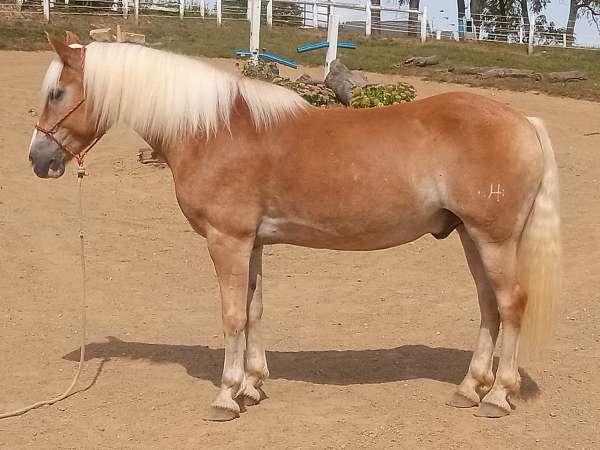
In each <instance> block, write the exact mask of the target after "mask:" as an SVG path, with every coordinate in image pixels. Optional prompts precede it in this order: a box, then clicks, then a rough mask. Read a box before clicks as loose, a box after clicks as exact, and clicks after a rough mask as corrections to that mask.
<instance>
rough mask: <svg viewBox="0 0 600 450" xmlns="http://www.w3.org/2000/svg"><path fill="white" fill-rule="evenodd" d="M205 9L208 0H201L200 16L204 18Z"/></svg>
mask: <svg viewBox="0 0 600 450" xmlns="http://www.w3.org/2000/svg"><path fill="white" fill-rule="evenodd" d="M205 11H206V1H205V0H200V17H202V18H203V19H204V14H205Z"/></svg>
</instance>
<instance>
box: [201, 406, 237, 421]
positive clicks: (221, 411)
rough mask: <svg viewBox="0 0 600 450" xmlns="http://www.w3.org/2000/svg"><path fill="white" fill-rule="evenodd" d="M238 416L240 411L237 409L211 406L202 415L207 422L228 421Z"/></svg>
mask: <svg viewBox="0 0 600 450" xmlns="http://www.w3.org/2000/svg"><path fill="white" fill-rule="evenodd" d="M238 417H240V413H238V412H237V411H231V410H230V409H225V408H217V407H216V406H211V407H210V408H209V409H208V412H207V413H206V414H205V415H204V417H203V419H204V420H206V421H208V422H228V421H230V420H233V419H237V418H238Z"/></svg>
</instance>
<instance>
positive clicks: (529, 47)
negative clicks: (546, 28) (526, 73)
mask: <svg viewBox="0 0 600 450" xmlns="http://www.w3.org/2000/svg"><path fill="white" fill-rule="evenodd" d="M536 19H537V17H530V18H529V43H528V45H527V53H528V54H530V55H533V39H534V36H535V21H536Z"/></svg>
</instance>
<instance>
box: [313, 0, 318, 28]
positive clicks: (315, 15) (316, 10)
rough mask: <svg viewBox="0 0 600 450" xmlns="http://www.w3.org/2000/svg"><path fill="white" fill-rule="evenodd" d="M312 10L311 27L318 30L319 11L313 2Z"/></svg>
mask: <svg viewBox="0 0 600 450" xmlns="http://www.w3.org/2000/svg"><path fill="white" fill-rule="evenodd" d="M312 10H313V23H312V26H313V28H319V9H318V7H317V2H313V4H312Z"/></svg>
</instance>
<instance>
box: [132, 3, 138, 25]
mask: <svg viewBox="0 0 600 450" xmlns="http://www.w3.org/2000/svg"><path fill="white" fill-rule="evenodd" d="M133 15H134V16H135V26H136V27H137V26H139V24H140V0H133Z"/></svg>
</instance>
